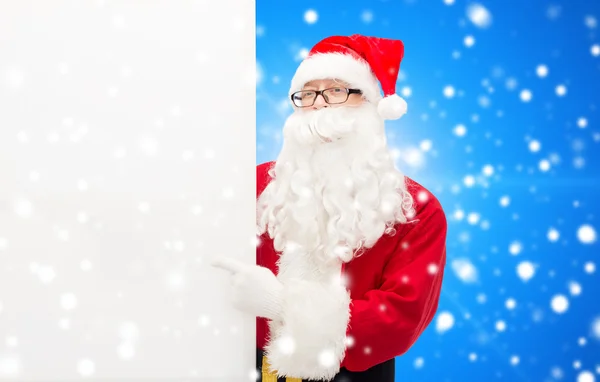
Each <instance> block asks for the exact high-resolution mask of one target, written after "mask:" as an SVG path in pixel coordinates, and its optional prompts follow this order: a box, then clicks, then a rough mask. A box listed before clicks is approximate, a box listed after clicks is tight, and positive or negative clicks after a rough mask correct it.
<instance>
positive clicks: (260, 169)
mask: <svg viewBox="0 0 600 382" xmlns="http://www.w3.org/2000/svg"><path fill="white" fill-rule="evenodd" d="M274 165H275V163H274V162H266V163H262V164H259V165H257V166H256V199H258V197H259V196H260V194H262V192H263V191H264V190H265V188H267V186H268V185H269V182H270V181H271V177H270V176H269V170H270V169H271V168H272V167H273V166H274Z"/></svg>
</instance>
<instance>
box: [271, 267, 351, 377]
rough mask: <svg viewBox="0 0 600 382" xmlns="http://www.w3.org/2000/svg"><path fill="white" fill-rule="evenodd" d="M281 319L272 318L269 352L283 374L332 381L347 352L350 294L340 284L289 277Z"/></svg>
mask: <svg viewBox="0 0 600 382" xmlns="http://www.w3.org/2000/svg"><path fill="white" fill-rule="evenodd" d="M283 294H284V295H283V304H282V305H283V309H282V311H283V314H282V317H281V320H277V321H270V322H269V329H270V334H271V335H270V339H269V343H268V345H267V346H266V348H265V353H266V355H267V358H268V360H269V363H270V365H271V367H272V369H273V370H271V372H276V373H277V374H278V375H279V376H280V377H294V378H301V379H312V380H323V381H328V380H331V379H333V377H334V376H335V375H336V374H337V373H338V372H339V370H340V364H341V362H342V360H343V359H344V356H345V352H346V330H347V327H348V322H349V320H350V295H349V293H348V291H347V290H346V288H345V287H344V286H343V285H341V284H337V283H324V282H315V281H309V280H300V279H295V280H287V281H286V282H285V283H284V292H283Z"/></svg>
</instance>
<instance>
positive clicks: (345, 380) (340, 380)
mask: <svg viewBox="0 0 600 382" xmlns="http://www.w3.org/2000/svg"><path fill="white" fill-rule="evenodd" d="M395 366H396V363H395V360H394V359H393V358H392V359H390V360H388V361H385V362H383V363H380V364H379V365H376V366H373V367H372V368H370V369H368V370H366V371H348V370H346V369H345V368H342V369H341V370H340V372H339V373H338V374H337V375H336V376H335V377H334V378H333V380H331V381H330V382H395V378H394V375H395V372H396V370H395V369H396V367H395ZM256 371H257V372H258V376H259V377H258V379H257V381H259V382H312V381H311V380H306V379H300V378H290V377H287V378H286V377H277V375H276V374H274V373H271V372H270V371H269V367H268V360H267V358H266V357H265V353H264V352H263V351H262V350H261V349H256Z"/></svg>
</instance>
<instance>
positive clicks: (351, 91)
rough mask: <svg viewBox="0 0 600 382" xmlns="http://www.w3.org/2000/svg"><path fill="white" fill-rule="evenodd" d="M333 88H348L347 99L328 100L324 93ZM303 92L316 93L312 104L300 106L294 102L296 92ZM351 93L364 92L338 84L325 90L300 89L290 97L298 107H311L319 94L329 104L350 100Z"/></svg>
mask: <svg viewBox="0 0 600 382" xmlns="http://www.w3.org/2000/svg"><path fill="white" fill-rule="evenodd" d="M333 89H344V90H346V99H345V100H343V101H341V102H334V103H331V102H329V101H328V100H327V97H326V96H325V94H324V93H325V92H326V91H328V90H333ZM303 92H314V93H315V98H314V99H313V102H312V103H311V104H310V105H303V106H298V105H296V102H294V96H295V95H296V94H299V93H303ZM351 94H363V92H362V90H360V89H349V88H344V87H337V86H336V87H333V88H327V89H323V90H299V91H297V92H294V93H292V95H291V96H290V99H291V101H292V104H293V105H294V106H296V107H298V108H304V107H311V106H313V105H314V104H315V102H317V98H319V96H323V99H324V100H325V102H326V103H327V104H328V105H339V104H342V103H344V102H346V101H348V98H350V95H351Z"/></svg>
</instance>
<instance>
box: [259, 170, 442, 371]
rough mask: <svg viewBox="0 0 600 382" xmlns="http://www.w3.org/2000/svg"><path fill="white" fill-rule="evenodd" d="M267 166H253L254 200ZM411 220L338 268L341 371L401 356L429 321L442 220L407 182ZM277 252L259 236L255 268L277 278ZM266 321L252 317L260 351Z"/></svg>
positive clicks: (437, 282) (426, 196)
mask: <svg viewBox="0 0 600 382" xmlns="http://www.w3.org/2000/svg"><path fill="white" fill-rule="evenodd" d="M272 165H273V163H272V162H269V163H264V164H261V165H259V166H257V169H256V175H257V190H256V191H257V192H256V194H257V198H258V197H259V196H260V194H261V193H262V192H263V190H264V189H265V187H266V186H267V184H268V183H269V181H270V177H269V175H268V173H267V171H268V170H269V168H270V167H271V166H272ZM408 190H409V192H410V193H411V194H412V195H413V197H414V201H415V211H416V216H415V217H414V219H413V220H416V222H411V223H407V224H399V225H398V226H397V227H396V230H397V233H396V234H395V235H394V236H388V235H385V236H383V237H381V238H380V239H379V241H378V242H377V243H376V245H375V246H374V247H373V248H371V249H369V250H368V251H366V252H365V253H364V254H362V255H361V256H360V257H358V258H356V259H354V260H352V261H351V262H349V263H348V264H346V265H345V266H344V269H343V272H345V274H346V275H347V276H349V279H350V280H352V283H351V290H350V299H351V303H350V320H349V327H348V329H347V334H348V336H349V337H351V338H352V343H351V345H350V346H348V348H347V349H346V352H345V355H344V358H343V360H342V362H341V365H340V366H341V367H345V368H346V369H348V370H349V371H364V370H367V369H370V368H371V367H373V366H375V365H378V364H380V363H382V362H384V361H387V360H390V359H392V358H394V357H397V356H400V355H402V354H404V353H405V352H406V351H407V350H408V349H409V348H410V347H411V346H412V345H413V344H414V343H415V341H416V340H417V339H418V337H419V335H420V334H421V333H422V332H423V331H424V330H425V328H426V327H427V326H428V325H429V323H430V322H431V321H432V319H433V317H434V315H435V313H436V310H437V307H438V301H439V296H440V290H441V285H442V278H443V274H444V266H445V262H446V229H447V225H446V217H445V215H444V211H443V210H442V207H441V205H440V203H439V201H438V200H437V199H436V198H435V197H434V196H433V195H432V194H431V193H430V192H429V191H428V190H426V189H425V188H424V187H422V186H421V185H419V184H418V183H416V182H414V181H412V180H410V179H408ZM277 258H278V254H277V253H276V252H275V250H274V248H273V242H272V240H271V239H270V238H269V237H268V234H266V233H265V234H264V235H263V236H262V237H261V238H260V244H259V246H258V247H257V251H256V261H257V264H258V265H261V266H264V267H267V268H269V269H271V270H272V271H273V272H274V273H275V274H277V265H276V261H277ZM268 338H269V326H268V322H267V320H265V319H263V318H258V319H257V347H258V348H259V349H265V346H266V344H267V341H268Z"/></svg>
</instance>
